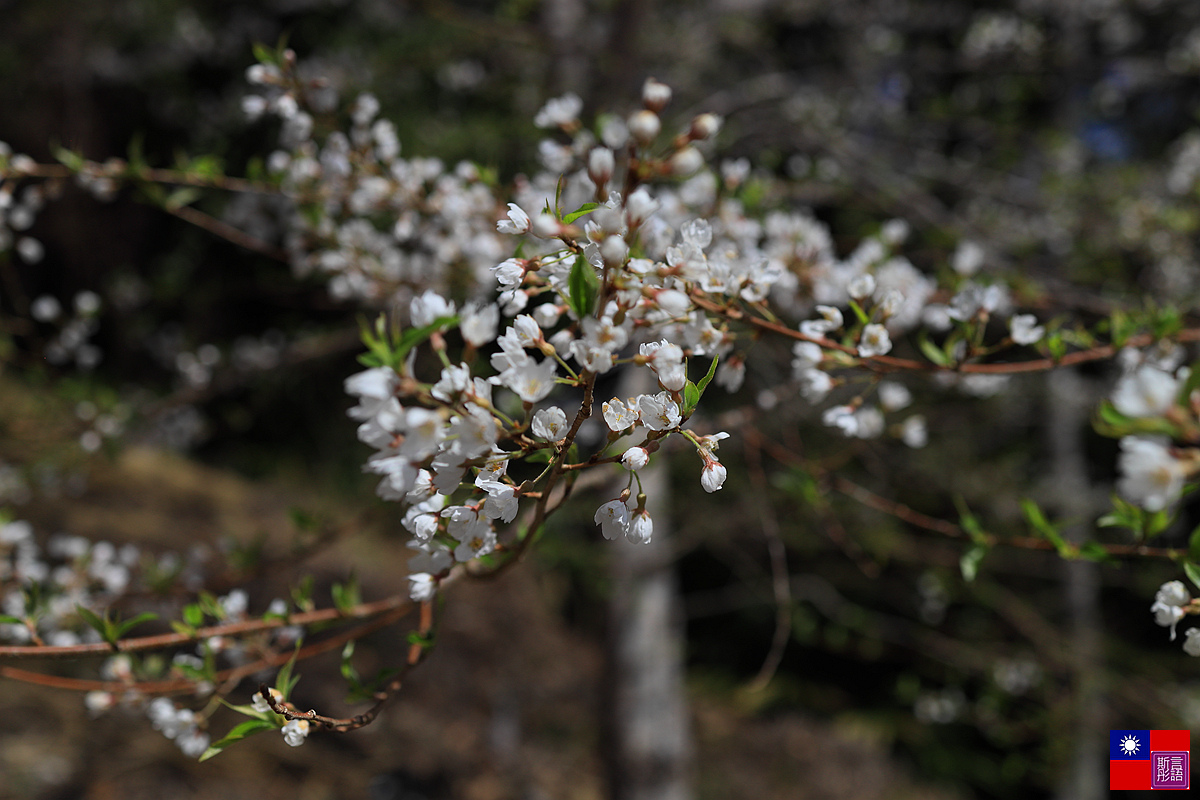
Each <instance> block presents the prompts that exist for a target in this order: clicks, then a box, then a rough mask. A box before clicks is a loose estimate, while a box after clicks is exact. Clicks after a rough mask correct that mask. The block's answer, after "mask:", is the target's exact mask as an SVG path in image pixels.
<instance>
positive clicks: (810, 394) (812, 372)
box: [799, 369, 833, 405]
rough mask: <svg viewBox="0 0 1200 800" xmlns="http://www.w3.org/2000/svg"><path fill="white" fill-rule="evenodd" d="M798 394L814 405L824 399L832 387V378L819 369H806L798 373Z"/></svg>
mask: <svg viewBox="0 0 1200 800" xmlns="http://www.w3.org/2000/svg"><path fill="white" fill-rule="evenodd" d="M799 380H800V394H801V396H803V397H804V399H805V400H807V401H808V402H810V403H813V404H814V405H815V404H817V403H819V402H821V401H822V400H824V399H825V397H826V395H828V394H829V391H830V390H831V389H833V378H831V377H829V373H828V372H824V371H823V370H819V369H806V370H804V371H803V372H801V373H800V376H799Z"/></svg>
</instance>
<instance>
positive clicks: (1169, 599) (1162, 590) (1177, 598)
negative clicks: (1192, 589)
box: [1154, 581, 1192, 606]
mask: <svg viewBox="0 0 1200 800" xmlns="http://www.w3.org/2000/svg"><path fill="white" fill-rule="evenodd" d="M1154 600H1155V602H1160V603H1166V604H1167V605H1170V606H1186V605H1187V604H1188V603H1190V602H1191V601H1192V596H1191V594H1189V593H1188V590H1187V587H1186V586H1184V585H1183V581H1167V582H1166V583H1164V584H1163V585H1162V586H1160V587H1158V592H1157V594H1155V595H1154Z"/></svg>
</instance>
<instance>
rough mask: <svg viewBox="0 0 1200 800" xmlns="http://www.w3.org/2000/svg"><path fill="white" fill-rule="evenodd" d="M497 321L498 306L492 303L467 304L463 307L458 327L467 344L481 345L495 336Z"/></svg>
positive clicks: (498, 316)
mask: <svg viewBox="0 0 1200 800" xmlns="http://www.w3.org/2000/svg"><path fill="white" fill-rule="evenodd" d="M499 323H500V307H499V306H497V305H495V304H494V303H491V304H488V305H486V306H478V305H469V306H467V307H466V308H464V309H463V314H462V323H461V324H460V325H459V329H460V330H461V331H462V336H463V339H465V340H466V342H467V343H468V344H470V345H471V346H472V347H483V346H484V345H485V344H487V343H488V342H490V341H492V340H493V339H495V338H496V329H497V327H498V326H499Z"/></svg>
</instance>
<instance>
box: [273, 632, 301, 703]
mask: <svg viewBox="0 0 1200 800" xmlns="http://www.w3.org/2000/svg"><path fill="white" fill-rule="evenodd" d="M298 655H300V642H296V651H295V652H294V653H292V657H291V658H289V659H288V661H287V663H286V664H284V665H283V666H282V667H280V668H279V673H278V674H277V675H276V676H275V688H276V689H278V690H279V692H280V694H282V695H283V699H284V700H289V699H291V697H292V689H293V688H294V687H295V686H296V683H297V682H298V681H299V680H300V676H299V675H295V676H293V675H292V671H293V670H294V669H295V667H296V657H297V656H298Z"/></svg>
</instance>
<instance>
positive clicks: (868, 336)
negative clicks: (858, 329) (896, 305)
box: [858, 323, 892, 358]
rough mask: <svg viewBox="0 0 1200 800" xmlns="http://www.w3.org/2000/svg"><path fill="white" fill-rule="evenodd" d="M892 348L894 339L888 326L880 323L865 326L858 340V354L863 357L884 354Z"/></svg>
mask: <svg viewBox="0 0 1200 800" xmlns="http://www.w3.org/2000/svg"><path fill="white" fill-rule="evenodd" d="M891 349H892V340H891V338H890V337H889V336H888V332H887V328H885V327H883V326H882V325H880V324H878V323H872V324H870V325H867V326H865V327H863V331H862V336H861V337H860V338H859V340H858V354H859V355H860V356H862V357H863V358H871V357H872V356H882V355H886V354H887V353H889V352H890V351H891Z"/></svg>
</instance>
